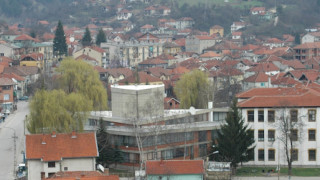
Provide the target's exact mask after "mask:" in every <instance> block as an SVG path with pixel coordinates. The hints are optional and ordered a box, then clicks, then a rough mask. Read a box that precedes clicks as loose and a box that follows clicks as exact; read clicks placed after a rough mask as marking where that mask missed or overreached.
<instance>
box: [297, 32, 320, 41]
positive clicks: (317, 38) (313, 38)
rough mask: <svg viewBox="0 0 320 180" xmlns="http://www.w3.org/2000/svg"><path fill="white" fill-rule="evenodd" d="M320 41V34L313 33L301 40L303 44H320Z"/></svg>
mask: <svg viewBox="0 0 320 180" xmlns="http://www.w3.org/2000/svg"><path fill="white" fill-rule="evenodd" d="M319 41H320V32H311V33H308V34H305V35H304V36H302V38H301V44H304V43H307V42H319Z"/></svg>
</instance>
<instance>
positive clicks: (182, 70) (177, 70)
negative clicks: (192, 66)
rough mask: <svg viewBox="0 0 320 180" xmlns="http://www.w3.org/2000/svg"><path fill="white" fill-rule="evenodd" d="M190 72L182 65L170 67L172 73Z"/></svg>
mask: <svg viewBox="0 0 320 180" xmlns="http://www.w3.org/2000/svg"><path fill="white" fill-rule="evenodd" d="M188 72H190V70H189V69H187V68H185V67H183V66H178V67H176V68H174V69H172V74H184V73H188Z"/></svg>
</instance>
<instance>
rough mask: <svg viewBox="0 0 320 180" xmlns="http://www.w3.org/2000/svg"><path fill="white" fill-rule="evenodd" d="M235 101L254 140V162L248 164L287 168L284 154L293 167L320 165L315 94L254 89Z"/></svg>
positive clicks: (318, 96) (307, 90) (304, 90)
mask: <svg viewBox="0 0 320 180" xmlns="http://www.w3.org/2000/svg"><path fill="white" fill-rule="evenodd" d="M238 98H239V101H240V102H239V104H238V106H239V107H240V108H241V114H242V116H243V118H244V120H245V122H246V123H247V124H248V125H249V128H250V130H251V132H252V133H253V137H254V139H255V148H254V153H253V159H251V161H249V162H248V163H247V164H249V165H258V166H266V165H270V166H271V165H272V166H275V165H278V164H281V165H287V156H286V151H287V152H288V154H289V158H290V157H292V160H293V163H292V164H293V166H307V167H309V166H318V165H320V153H319V150H320V148H319V146H318V145H317V144H319V143H320V138H319V135H320V134H319V128H320V126H319V125H320V124H319V123H318V121H319V118H320V115H319V110H320V103H319V100H320V94H319V92H318V91H315V90H314V89H311V88H300V87H294V88H267V89H262V88H256V89H251V90H249V91H246V92H243V93H240V94H238ZM286 138H287V139H289V140H287V141H286ZM285 142H287V143H288V146H287V147H286V143H285ZM291 142H292V145H290V144H291Z"/></svg>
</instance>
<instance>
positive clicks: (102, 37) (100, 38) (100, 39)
mask: <svg viewBox="0 0 320 180" xmlns="http://www.w3.org/2000/svg"><path fill="white" fill-rule="evenodd" d="M102 42H107V38H106V34H105V33H104V32H103V30H102V29H100V30H99V32H98V34H97V38H96V44H97V45H98V46H100V44H101V43H102Z"/></svg>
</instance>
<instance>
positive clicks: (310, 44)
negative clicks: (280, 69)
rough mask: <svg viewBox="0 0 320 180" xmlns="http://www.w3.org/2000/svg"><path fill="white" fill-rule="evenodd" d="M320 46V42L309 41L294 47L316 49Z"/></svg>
mask: <svg viewBox="0 0 320 180" xmlns="http://www.w3.org/2000/svg"><path fill="white" fill-rule="evenodd" d="M314 48H320V42H308V43H304V44H300V45H297V46H295V47H294V48H293V49H314Z"/></svg>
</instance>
